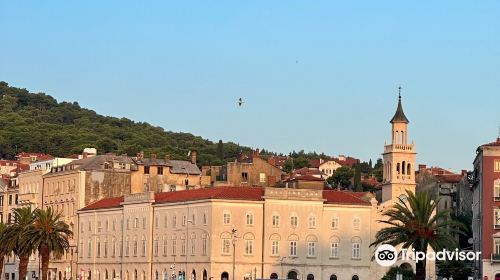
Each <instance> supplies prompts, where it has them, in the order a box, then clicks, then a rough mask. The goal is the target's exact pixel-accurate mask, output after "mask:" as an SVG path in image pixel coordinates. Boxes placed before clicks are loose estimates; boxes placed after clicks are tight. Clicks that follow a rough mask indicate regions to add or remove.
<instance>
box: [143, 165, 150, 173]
mask: <svg viewBox="0 0 500 280" xmlns="http://www.w3.org/2000/svg"><path fill="white" fill-rule="evenodd" d="M144 174H149V166H144Z"/></svg>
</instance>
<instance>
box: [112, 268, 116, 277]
mask: <svg viewBox="0 0 500 280" xmlns="http://www.w3.org/2000/svg"><path fill="white" fill-rule="evenodd" d="M111 275H112V276H113V280H114V279H115V278H116V271H115V270H114V269H113V274H111Z"/></svg>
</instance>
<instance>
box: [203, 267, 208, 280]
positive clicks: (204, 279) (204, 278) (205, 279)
mask: <svg viewBox="0 0 500 280" xmlns="http://www.w3.org/2000/svg"><path fill="white" fill-rule="evenodd" d="M207 279H208V275H207V271H206V270H205V269H203V280H207Z"/></svg>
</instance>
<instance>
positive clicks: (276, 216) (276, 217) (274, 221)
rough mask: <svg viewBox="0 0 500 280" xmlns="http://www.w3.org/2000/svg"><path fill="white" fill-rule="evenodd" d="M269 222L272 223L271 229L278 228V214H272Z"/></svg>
mask: <svg viewBox="0 0 500 280" xmlns="http://www.w3.org/2000/svg"><path fill="white" fill-rule="evenodd" d="M271 221H272V224H273V227H279V226H280V216H279V215H278V214H273V217H272V219H271Z"/></svg>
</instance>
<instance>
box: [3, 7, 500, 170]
mask: <svg viewBox="0 0 500 280" xmlns="http://www.w3.org/2000/svg"><path fill="white" fill-rule="evenodd" d="M0 32H1V34H2V35H1V38H2V40H1V42H0V80H3V81H6V82H8V83H9V84H10V85H12V86H16V87H21V88H26V89H28V90H30V91H33V92H45V93H47V94H50V95H52V96H53V97H55V98H56V99H57V100H58V101H77V102H78V103H79V104H80V105H81V106H82V107H86V108H90V109H92V110H95V111H96V112H98V113H100V114H103V115H110V116H116V117H127V118H129V119H132V120H135V121H145V122H148V123H150V124H153V125H155V126H161V127H163V128H165V129H166V130H171V131H183V132H190V133H193V134H195V135H200V136H202V137H204V138H208V139H211V140H214V141H217V140H218V139H223V140H224V141H233V142H236V143H240V144H241V145H246V146H250V147H254V148H265V149H269V150H272V151H276V152H283V153H288V152H290V151H292V150H296V151H299V150H302V149H303V150H305V151H317V152H324V153H326V154H328V155H339V154H344V155H351V156H354V157H358V158H361V159H362V160H366V161H368V160H369V159H373V160H374V161H375V160H376V158H378V157H380V156H381V153H382V151H383V145H384V142H385V141H389V139H390V124H389V120H390V119H391V117H392V115H393V114H394V112H395V110H396V105H397V92H398V90H397V87H398V86H399V85H401V86H402V87H403V89H402V100H403V107H404V111H405V114H406V116H407V117H408V119H409V120H410V127H409V139H411V140H414V142H415V146H416V151H417V153H418V154H417V163H421V164H427V165H434V166H441V167H444V168H451V169H454V170H457V171H458V170H461V169H471V168H472V161H473V159H474V156H475V149H476V147H477V146H478V145H480V144H484V143H487V142H492V141H494V140H495V139H496V137H497V136H498V134H499V129H500V128H499V126H500V109H499V108H500V2H499V1H488V0H485V1H147V2H144V1H6V0H5V1H4V0H0ZM240 97H242V98H243V100H244V102H245V103H244V104H243V106H242V107H239V106H237V104H236V103H237V100H238V98H240Z"/></svg>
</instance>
